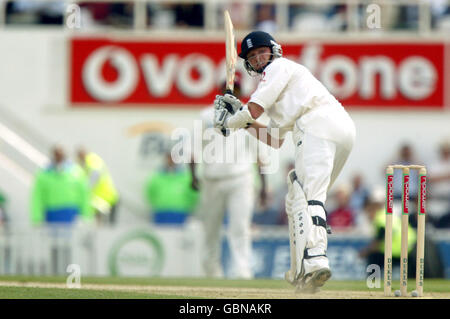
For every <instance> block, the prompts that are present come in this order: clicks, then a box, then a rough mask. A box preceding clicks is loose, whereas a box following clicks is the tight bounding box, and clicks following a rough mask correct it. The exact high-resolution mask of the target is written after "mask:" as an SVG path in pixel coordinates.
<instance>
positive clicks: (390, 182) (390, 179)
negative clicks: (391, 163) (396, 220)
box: [386, 175, 394, 214]
mask: <svg viewBox="0 0 450 319" xmlns="http://www.w3.org/2000/svg"><path fill="white" fill-rule="evenodd" d="M386 197H387V203H386V206H387V207H386V212H387V213H388V214H392V210H393V206H394V175H388V176H387V196H386Z"/></svg>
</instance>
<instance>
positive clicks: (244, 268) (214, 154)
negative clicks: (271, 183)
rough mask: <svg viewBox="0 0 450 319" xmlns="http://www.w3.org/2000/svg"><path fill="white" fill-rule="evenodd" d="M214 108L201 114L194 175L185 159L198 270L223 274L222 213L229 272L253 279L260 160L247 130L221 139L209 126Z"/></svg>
mask: <svg viewBox="0 0 450 319" xmlns="http://www.w3.org/2000/svg"><path fill="white" fill-rule="evenodd" d="M224 91H225V85H223V90H222V92H224ZM238 91H239V83H236V84H235V94H236V93H238ZM214 111H215V109H214V107H209V108H207V109H205V110H204V111H202V113H201V119H202V124H203V134H202V135H203V137H204V138H203V140H202V143H203V147H202V150H203V154H202V155H203V156H202V165H201V167H200V169H201V175H200V176H201V177H200V179H198V178H197V173H196V166H195V164H194V162H192V164H191V172H192V181H193V187H194V188H197V189H200V206H199V208H198V209H199V214H200V215H201V221H202V223H203V228H204V232H205V237H204V246H205V251H204V256H203V260H202V264H203V269H204V271H205V275H206V276H207V277H214V278H221V277H223V276H224V273H223V268H222V265H221V244H222V241H221V239H222V236H221V230H222V225H223V221H224V217H225V212H227V213H228V227H227V238H228V243H229V249H230V254H231V261H232V263H231V266H232V271H231V275H230V277H233V278H242V279H250V278H253V272H252V269H251V264H250V261H251V251H252V249H251V245H252V238H251V233H250V232H251V222H252V216H253V210H254V201H255V183H254V181H255V177H254V172H255V164H256V163H258V165H260V163H261V161H260V160H259V159H260V157H259V154H258V153H256V152H252V151H253V150H252V148H249V147H248V143H246V139H247V140H249V139H253V137H251V136H249V135H248V133H247V132H245V131H244V130H240V131H237V132H235V133H234V134H232V135H231V136H230V137H228V138H225V137H224V136H222V134H221V133H219V131H218V130H216V129H215V128H214ZM206 130H208V132H207V133H206V134H205V131H206ZM208 150H210V151H211V152H209V151H208ZM227 156H228V158H227ZM208 157H209V158H208ZM260 177H261V182H262V183H261V184H262V185H261V186H262V188H261V192H260V200H261V201H262V202H264V201H265V194H266V190H265V187H266V184H265V180H264V177H263V175H262V174H260Z"/></svg>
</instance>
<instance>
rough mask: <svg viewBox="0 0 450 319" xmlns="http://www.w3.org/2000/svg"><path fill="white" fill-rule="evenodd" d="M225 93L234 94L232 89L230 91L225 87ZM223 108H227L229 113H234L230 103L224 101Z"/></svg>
mask: <svg viewBox="0 0 450 319" xmlns="http://www.w3.org/2000/svg"><path fill="white" fill-rule="evenodd" d="M225 94H231V95H234V94H233V91H231V90H230V89H226V90H225ZM225 108H226V109H227V111H228V112H230V113H231V114H234V110H233V107H232V106H231V104H230V103H225Z"/></svg>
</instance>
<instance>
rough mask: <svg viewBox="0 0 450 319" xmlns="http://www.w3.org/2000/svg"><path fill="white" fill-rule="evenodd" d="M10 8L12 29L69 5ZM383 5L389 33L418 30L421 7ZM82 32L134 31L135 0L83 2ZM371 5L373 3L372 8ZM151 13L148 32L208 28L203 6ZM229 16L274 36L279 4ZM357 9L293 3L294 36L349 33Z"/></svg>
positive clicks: (360, 9) (360, 11) (151, 5)
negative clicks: (105, 29)
mask: <svg viewBox="0 0 450 319" xmlns="http://www.w3.org/2000/svg"><path fill="white" fill-rule="evenodd" d="M1 2H5V3H6V23H7V24H44V25H61V24H63V21H64V15H65V14H66V5H67V4H69V3H70V2H69V1H64V0H61V1H54V0H53V1H47V0H37V1H29V0H0V3H1ZM427 2H428V3H429V10H430V16H431V26H432V28H433V29H436V30H439V29H440V30H448V29H449V28H450V5H449V4H448V3H447V2H446V1H445V0H428V1H427ZM392 3H393V5H383V6H382V7H380V10H381V28H382V29H385V30H408V29H417V28H418V27H419V15H420V13H419V10H420V8H419V6H418V5H417V4H403V3H402V4H399V5H396V4H395V1H394V0H392ZM77 4H78V5H79V7H80V9H81V10H80V11H81V19H82V23H81V25H82V28H88V29H89V28H94V27H102V26H112V27H114V28H133V16H134V14H135V10H134V2H133V1H123V2H120V1H111V2H103V1H102V2H95V1H89V2H85V1H79V2H77ZM369 4H370V3H369ZM367 6H368V3H367V2H365V1H363V0H362V1H361V4H360V5H359V6H357V7H356V10H355V11H353V14H351V15H350V16H351V17H352V19H351V20H352V22H350V23H352V24H353V26H354V25H355V24H356V25H357V26H358V28H361V29H364V28H366V23H365V18H367V16H368V14H369V13H368V12H367ZM141 8H143V9H142V10H146V16H147V21H146V22H145V24H146V26H147V27H148V28H154V29H178V28H203V27H206V26H207V23H206V21H205V20H206V19H205V13H206V9H205V5H204V3H202V2H198V3H184V2H183V3H176V2H171V3H165V2H164V1H159V2H154V1H149V2H148V3H147V4H146V5H145V6H144V7H140V8H139V9H140V10H141ZM224 8H226V9H228V10H229V11H230V14H231V17H232V20H233V22H234V24H235V28H236V29H246V30H248V29H258V30H262V31H266V32H269V33H275V32H276V31H277V29H278V23H277V19H276V14H277V12H276V10H277V5H276V4H273V3H265V2H261V3H258V2H256V3H253V2H245V1H242V2H238V1H223V2H219V3H218V6H217V9H216V14H217V19H218V20H220V19H221V12H222V10H223V9H224ZM350 9H352V8H351V7H350V6H348V5H347V4H332V3H316V4H314V3H308V4H288V7H287V19H288V21H286V22H287V26H288V28H289V29H291V30H292V31H307V32H309V31H318V32H324V31H341V30H346V29H348V28H350V27H351V26H350V25H349V20H348V18H347V16H348V14H349V11H348V10H350Z"/></svg>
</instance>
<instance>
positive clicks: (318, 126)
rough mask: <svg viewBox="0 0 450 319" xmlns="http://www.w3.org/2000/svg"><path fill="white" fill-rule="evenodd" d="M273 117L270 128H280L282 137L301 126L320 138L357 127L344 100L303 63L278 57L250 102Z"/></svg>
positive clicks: (269, 67)
mask: <svg viewBox="0 0 450 319" xmlns="http://www.w3.org/2000/svg"><path fill="white" fill-rule="evenodd" d="M249 102H254V103H256V104H259V105H260V106H262V107H263V108H264V111H265V112H266V114H267V115H268V117H269V118H270V123H269V125H268V127H269V128H279V130H280V132H279V136H278V137H279V138H284V136H285V134H286V133H287V132H288V131H292V130H293V128H294V124H295V123H296V122H297V125H298V126H299V127H298V128H299V129H301V130H302V131H305V132H308V133H310V134H312V135H315V136H317V137H320V138H325V139H329V140H339V139H341V138H342V137H343V136H346V135H347V134H348V132H347V131H348V130H347V128H349V129H350V128H351V127H353V128H354V124H353V121H352V120H351V118H350V116H349V115H348V113H347V112H346V111H345V109H344V108H343V107H342V105H341V103H340V102H339V101H338V100H336V98H335V97H334V96H333V95H331V94H330V92H329V91H328V90H327V88H326V87H325V86H324V85H323V84H322V83H320V81H318V80H317V79H316V78H315V77H314V75H313V74H312V73H311V72H310V71H309V70H308V69H307V68H306V67H304V66H303V65H301V64H298V63H296V62H294V61H291V60H288V59H286V58H276V59H275V60H274V61H273V62H272V63H270V64H269V65H268V66H267V67H266V68H265V70H264V72H263V74H262V76H261V79H260V82H259V84H258V87H257V89H256V91H255V92H254V93H253V94H252V95H251V97H250V101H249Z"/></svg>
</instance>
